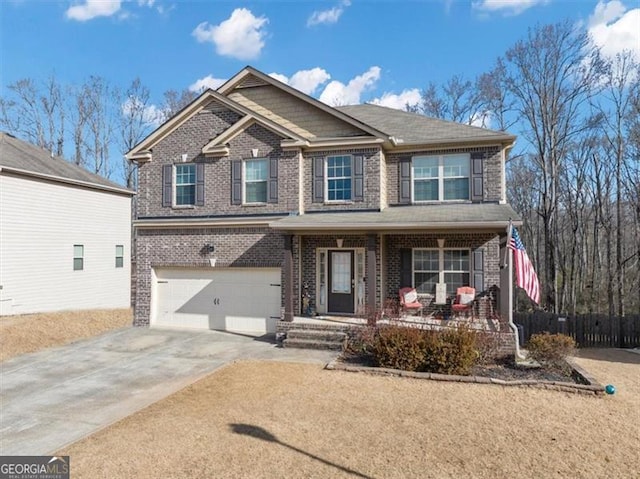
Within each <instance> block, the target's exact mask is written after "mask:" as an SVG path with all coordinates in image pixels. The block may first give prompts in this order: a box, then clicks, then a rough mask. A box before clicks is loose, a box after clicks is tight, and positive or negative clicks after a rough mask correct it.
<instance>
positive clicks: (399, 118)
mask: <svg viewBox="0 0 640 479" xmlns="http://www.w3.org/2000/svg"><path fill="white" fill-rule="evenodd" d="M336 109H337V110H339V111H341V112H343V113H346V114H347V115H349V116H351V117H352V118H355V119H356V120H358V121H361V122H363V123H366V124H367V125H370V126H372V127H373V128H375V129H376V130H380V131H382V132H384V133H386V134H387V135H389V136H393V137H395V138H396V139H398V140H401V141H402V143H404V144H428V143H444V142H446V141H451V142H459V141H474V140H498V141H505V142H509V141H513V140H515V137H514V136H512V135H509V134H508V133H505V132H502V131H495V130H489V129H486V128H479V127H477V126H469V125H463V124H461V123H455V122H452V121H445V120H439V119H436V118H429V117H426V116H424V115H419V114H416V113H409V112H406V111H401V110H396V109H394V108H387V107H384V106H379V105H371V104H364V105H347V106H339V107H336Z"/></svg>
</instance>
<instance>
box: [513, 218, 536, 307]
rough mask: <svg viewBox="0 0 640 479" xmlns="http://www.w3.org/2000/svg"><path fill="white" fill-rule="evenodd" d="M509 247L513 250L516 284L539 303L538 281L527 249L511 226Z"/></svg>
mask: <svg viewBox="0 0 640 479" xmlns="http://www.w3.org/2000/svg"><path fill="white" fill-rule="evenodd" d="M509 247H510V248H511V249H512V250H513V264H514V266H515V269H516V286H519V287H521V288H522V289H524V290H525V291H526V293H527V295H529V297H530V298H531V299H532V300H533V302H534V303H536V304H539V303H540V283H539V282H538V275H537V274H536V272H535V270H534V269H533V265H532V264H531V260H530V259H529V255H528V254H527V250H526V249H524V244H523V243H522V240H521V239H520V235H519V234H518V230H517V229H515V228H514V227H512V228H511V240H510V242H509Z"/></svg>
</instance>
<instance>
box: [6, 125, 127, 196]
mask: <svg viewBox="0 0 640 479" xmlns="http://www.w3.org/2000/svg"><path fill="white" fill-rule="evenodd" d="M0 170H6V171H11V172H13V173H16V174H22V175H27V176H35V177H40V178H45V179H49V180H52V181H60V182H63V183H72V184H76V185H80V186H85V187H88V188H95V189H101V190H108V191H113V192H117V193H125V194H130V195H133V194H135V193H134V192H133V191H130V190H128V189H126V188H124V187H123V186H121V185H118V184H117V183H114V182H112V181H109V180H107V179H105V178H103V177H102V176H100V175H96V174H94V173H91V172H89V171H87V170H85V169H84V168H82V167H80V166H77V165H74V164H73V163H69V162H68V161H66V160H65V159H63V158H60V157H57V156H52V155H51V153H49V152H48V151H47V150H45V149H43V148H39V147H37V146H35V145H32V144H31V143H27V142H26V141H22V140H19V139H17V138H16V137H14V136H13V135H10V134H8V133H4V132H0Z"/></svg>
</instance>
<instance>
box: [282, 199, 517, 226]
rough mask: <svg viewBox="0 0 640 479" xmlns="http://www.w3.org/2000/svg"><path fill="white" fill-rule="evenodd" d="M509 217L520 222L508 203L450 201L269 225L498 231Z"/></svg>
mask: <svg viewBox="0 0 640 479" xmlns="http://www.w3.org/2000/svg"><path fill="white" fill-rule="evenodd" d="M509 220H513V222H514V224H515V225H516V226H518V225H519V224H520V223H521V222H522V220H521V219H520V217H519V216H518V214H517V213H516V212H515V211H514V210H513V208H511V206H509V205H508V204H498V203H469V204H467V203H465V204H460V203H455V204H454V203H449V204H432V205H408V206H395V207H391V208H386V209H384V210H382V211H360V212H357V211H350V212H344V213H342V212H340V213H338V212H331V213H306V214H304V215H299V216H288V217H286V218H283V219H281V220H278V221H274V222H273V223H271V224H270V226H271V227H272V228H274V229H278V230H291V231H301V230H308V231H322V230H327V231H336V230H340V231H364V230H374V231H383V230H424V229H485V230H500V229H504V228H506V227H507V225H508V224H509Z"/></svg>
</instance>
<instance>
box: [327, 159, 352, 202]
mask: <svg viewBox="0 0 640 479" xmlns="http://www.w3.org/2000/svg"><path fill="white" fill-rule="evenodd" d="M349 200H351V156H349V155H346V156H329V157H328V158H327V201H349Z"/></svg>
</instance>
